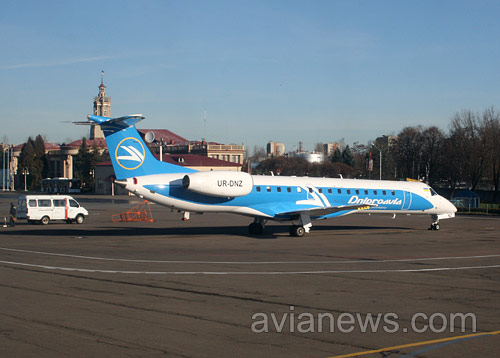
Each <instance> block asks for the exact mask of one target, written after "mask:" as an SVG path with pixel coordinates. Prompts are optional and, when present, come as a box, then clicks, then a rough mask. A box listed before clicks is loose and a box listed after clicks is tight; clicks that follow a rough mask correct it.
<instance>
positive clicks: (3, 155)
mask: <svg viewBox="0 0 500 358" xmlns="http://www.w3.org/2000/svg"><path fill="white" fill-rule="evenodd" d="M2 191H5V147H4V145H3V144H2Z"/></svg>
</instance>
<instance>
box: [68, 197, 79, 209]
mask: <svg viewBox="0 0 500 358" xmlns="http://www.w3.org/2000/svg"><path fill="white" fill-rule="evenodd" d="M69 206H71V207H72V208H79V207H80V205H79V204H78V203H77V202H76V200H73V199H70V200H69Z"/></svg>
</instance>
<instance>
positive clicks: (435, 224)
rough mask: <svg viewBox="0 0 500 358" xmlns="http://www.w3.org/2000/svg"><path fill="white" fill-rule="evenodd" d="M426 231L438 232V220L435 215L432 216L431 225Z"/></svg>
mask: <svg viewBox="0 0 500 358" xmlns="http://www.w3.org/2000/svg"><path fill="white" fill-rule="evenodd" d="M428 230H436V231H437V230H439V219H438V217H437V215H432V224H431V226H430V227H429V229H428Z"/></svg>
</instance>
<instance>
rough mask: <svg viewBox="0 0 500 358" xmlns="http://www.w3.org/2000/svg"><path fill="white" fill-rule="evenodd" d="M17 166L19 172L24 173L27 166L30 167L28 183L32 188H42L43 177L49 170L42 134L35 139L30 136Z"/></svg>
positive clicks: (22, 149)
mask: <svg viewBox="0 0 500 358" xmlns="http://www.w3.org/2000/svg"><path fill="white" fill-rule="evenodd" d="M17 168H18V173H22V172H23V170H24V169H25V168H26V169H28V172H29V175H28V177H27V184H28V187H29V188H30V189H38V188H40V185H41V183H42V178H43V177H44V174H45V173H46V172H47V157H46V155H45V143H44V140H43V138H42V136H40V135H38V136H37V137H36V139H35V140H33V138H31V137H29V138H28V140H27V141H26V143H25V144H24V145H23V147H22V148H21V153H20V154H19V161H18V165H17Z"/></svg>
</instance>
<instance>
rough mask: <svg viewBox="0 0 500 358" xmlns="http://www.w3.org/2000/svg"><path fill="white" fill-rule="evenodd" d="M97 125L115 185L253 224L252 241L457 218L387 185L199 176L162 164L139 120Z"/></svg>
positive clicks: (408, 186) (445, 206) (444, 207)
mask: <svg viewBox="0 0 500 358" xmlns="http://www.w3.org/2000/svg"><path fill="white" fill-rule="evenodd" d="M87 118H88V121H86V122H74V123H76V124H91V125H100V126H101V129H102V131H103V132H104V136H105V138H106V143H107V146H108V149H109V153H110V157H111V162H112V164H113V169H114V171H115V176H116V180H115V183H116V184H118V185H120V186H122V187H123V188H125V189H126V190H128V191H130V192H131V193H133V194H135V195H137V196H139V197H141V198H145V199H147V200H149V201H151V202H154V203H157V204H160V205H164V206H167V207H170V208H172V209H178V210H179V211H184V212H185V213H184V219H189V213H190V212H195V213H204V212H214V213H232V214H239V215H245V216H248V217H251V218H253V219H254V220H253V222H252V223H251V224H250V225H249V226H248V231H249V233H250V234H251V235H262V234H263V233H264V228H265V224H266V223H267V222H268V221H270V220H271V221H280V222H281V221H284V222H290V223H291V224H292V225H291V227H290V231H289V233H290V235H291V236H294V237H302V236H304V234H306V233H309V232H310V229H311V227H312V221H313V220H321V219H328V218H334V217H339V216H343V215H348V214H352V213H370V214H372V213H373V214H380V213H386V214H387V213H389V214H392V215H393V217H395V216H396V214H412V215H413V214H420V215H430V217H431V219H432V223H431V226H430V227H429V230H439V220H440V219H448V218H453V217H455V212H456V211H457V209H456V208H455V206H454V205H453V204H452V203H451V202H449V201H448V200H446V199H445V198H444V197H442V196H440V195H438V194H437V193H436V192H435V191H434V189H432V188H431V187H430V186H429V185H427V184H425V183H422V182H416V181H388V180H363V179H344V178H342V177H340V178H314V177H295V176H269V175H250V174H248V173H246V172H237V171H197V170H194V169H190V168H187V167H182V166H178V165H175V164H170V163H165V162H162V161H159V160H157V159H156V158H155V157H154V156H153V155H152V154H151V152H150V151H149V149H148V147H147V145H146V144H145V142H144V141H143V139H142V138H141V136H140V135H139V133H138V131H137V129H136V127H135V124H136V123H138V122H139V121H141V120H143V119H144V117H143V116H142V115H141V114H135V115H129V116H124V117H119V118H109V117H102V116H96V115H88V117H87Z"/></svg>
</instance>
